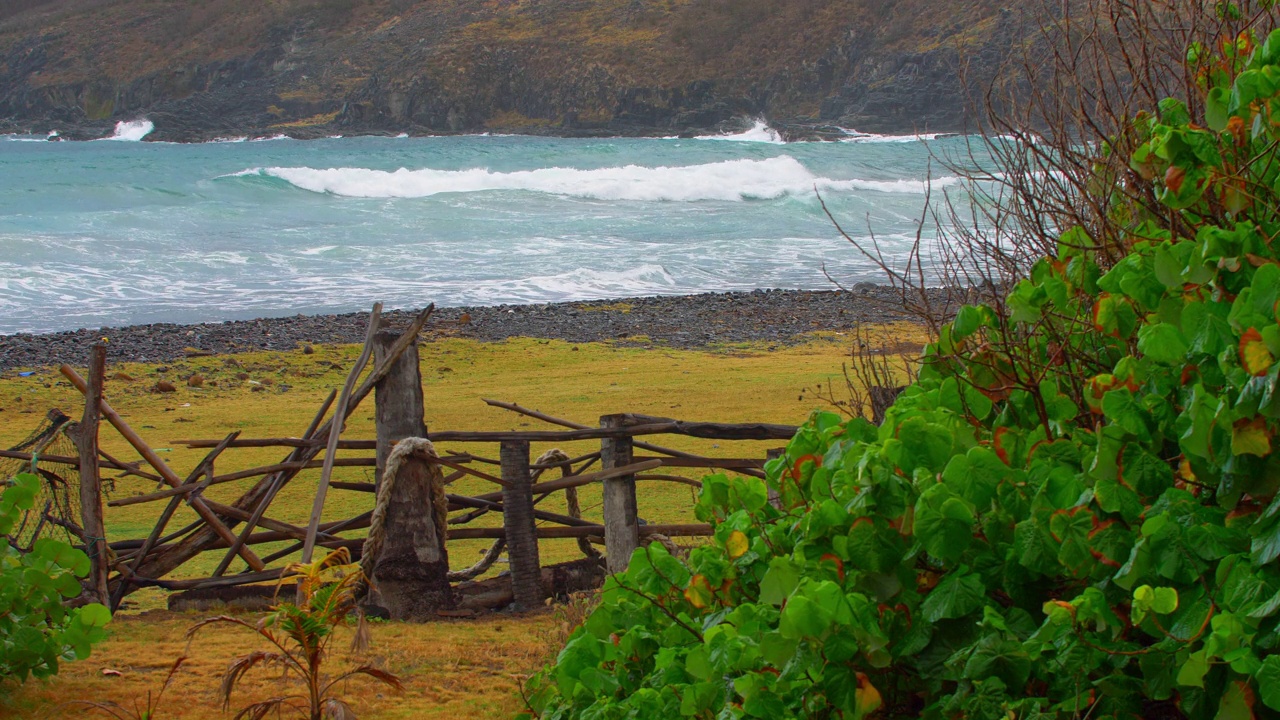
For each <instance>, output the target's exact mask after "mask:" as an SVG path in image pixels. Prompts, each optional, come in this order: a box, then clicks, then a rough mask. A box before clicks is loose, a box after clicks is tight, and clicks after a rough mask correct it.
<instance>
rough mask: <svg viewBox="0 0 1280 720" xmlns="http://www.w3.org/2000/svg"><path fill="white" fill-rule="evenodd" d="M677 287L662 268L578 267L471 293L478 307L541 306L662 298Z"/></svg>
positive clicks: (478, 288) (495, 284) (486, 286)
mask: <svg viewBox="0 0 1280 720" xmlns="http://www.w3.org/2000/svg"><path fill="white" fill-rule="evenodd" d="M677 287H678V284H677V282H676V279H675V278H674V277H672V276H671V273H669V272H667V269H666V268H664V267H663V266H661V265H655V264H648V263H646V264H642V265H637V266H635V267H632V268H629V269H626V270H596V269H594V268H587V267H579V268H574V269H572V270H569V271H566V272H563V273H557V274H555V275H535V276H533V277H527V278H521V279H518V280H504V281H498V282H489V283H482V284H478V285H477V286H476V287H475V292H476V295H477V299H478V300H479V301H480V302H482V303H503V302H539V301H542V302H545V301H546V300H545V299H546V298H557V299H558V300H560V301H564V300H589V299H594V298H602V297H605V298H607V297H636V296H640V295H662V294H668V293H672V292H677Z"/></svg>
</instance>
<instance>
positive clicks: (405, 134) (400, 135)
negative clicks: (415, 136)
mask: <svg viewBox="0 0 1280 720" xmlns="http://www.w3.org/2000/svg"><path fill="white" fill-rule="evenodd" d="M407 137H409V133H400V134H399V135H397V136H396V138H395V139H396V140H403V139H405V138H407Z"/></svg>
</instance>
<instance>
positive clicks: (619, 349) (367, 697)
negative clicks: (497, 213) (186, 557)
mask: <svg viewBox="0 0 1280 720" xmlns="http://www.w3.org/2000/svg"><path fill="white" fill-rule="evenodd" d="M873 338H875V339H878V340H880V341H882V342H884V343H886V344H889V345H892V346H894V347H903V346H904V344H905V345H911V344H917V345H918V344H919V343H921V342H923V341H924V338H923V333H922V332H921V330H920V329H919V328H917V327H915V326H912V325H905V324H903V325H895V326H889V327H882V328H876V329H875V330H874V331H873ZM358 351H359V348H356V347H352V346H315V352H314V353H312V354H304V353H303V352H302V351H300V350H299V351H296V352H288V353H280V352H266V353H246V354H241V355H235V356H228V357H202V358H192V359H188V360H185V361H181V362H175V363H168V364H166V365H154V364H152V365H142V364H124V365H119V366H116V365H111V366H110V367H109V369H108V373H107V374H108V383H107V399H108V401H109V402H111V403H112V405H113V406H114V407H115V408H116V409H117V410H119V411H120V413H121V414H122V415H124V416H125V419H126V420H127V421H128V422H129V423H130V424H131V425H132V426H133V427H134V428H135V429H136V430H138V432H139V433H140V434H141V435H142V436H143V437H144V438H146V439H147V441H148V442H149V443H150V444H151V445H152V446H153V447H155V448H157V450H158V451H159V452H160V453H161V455H162V457H164V458H165V459H166V460H167V461H168V462H169V464H170V465H171V466H172V467H173V468H174V470H175V471H176V472H177V473H178V474H179V475H185V474H186V473H187V472H188V471H189V470H190V469H191V468H192V467H193V466H194V465H195V464H196V463H197V462H199V460H200V458H201V457H202V456H203V453H204V452H206V451H204V450H189V449H186V448H184V447H182V446H181V445H179V444H176V443H174V442H173V441H174V440H177V439H183V438H213V437H222V436H223V435H225V434H226V433H228V432H230V431H232V430H241V431H243V437H270V436H291V435H292V436H296V435H299V434H301V433H302V431H303V430H304V429H305V427H306V425H307V423H308V422H309V420H310V418H311V416H312V415H313V414H314V413H315V411H316V409H317V408H318V407H319V404H320V403H321V402H322V400H323V399H324V397H325V395H327V394H328V392H329V391H330V390H331V389H333V388H336V387H339V386H341V384H342V381H343V379H344V378H345V376H346V373H347V371H348V369H349V366H350V364H351V363H352V362H353V361H354V359H355V356H356V355H357V354H358ZM847 353H848V337H845V336H839V335H826V336H822V337H815V338H814V339H813V340H812V341H811V342H808V343H805V344H802V345H798V346H794V347H785V348H781V349H775V350H766V349H764V346H728V347H717V348H714V349H710V350H673V349H668V348H662V347H636V346H622V345H613V344H601V343H591V344H578V345H574V344H569V343H564V342H559V341H545V340H531V339H520V340H511V341H507V342H501V343H480V342H475V341H470V340H459V339H441V340H437V341H433V342H428V343H424V344H423V345H422V346H421V347H420V354H421V361H422V362H421V364H422V375H423V381H424V386H425V387H424V390H425V402H426V419H427V423H428V426H429V427H430V428H431V429H432V430H516V429H550V428H549V427H548V426H546V425H544V424H542V423H540V422H538V421H535V420H531V419H528V418H524V417H521V416H517V415H515V414H512V413H509V412H506V411H503V410H498V409H494V408H490V407H488V406H486V405H485V404H484V403H483V402H482V399H483V398H497V399H501V400H507V401H513V402H517V403H520V404H522V405H524V406H526V407H533V408H537V409H539V410H542V411H544V412H547V413H549V414H552V415H556V416H560V417H565V418H569V419H573V420H576V421H578V422H581V423H584V424H593V425H594V424H595V423H596V422H597V420H598V417H599V416H600V415H603V414H607V413H616V412H636V413H646V414H651V415H664V416H669V417H677V418H680V419H684V420H707V421H719V422H748V421H758V422H774V423H796V424H798V423H800V422H802V421H803V420H804V418H805V417H806V416H807V415H808V413H809V412H811V411H812V410H813V409H815V408H817V407H819V406H821V405H822V401H821V400H819V399H818V397H817V392H816V390H817V387H818V386H819V385H820V384H825V383H826V382H828V381H830V380H834V381H836V382H837V386H839V385H840V384H841V383H842V382H843V380H842V379H841V378H840V368H841V363H842V361H843V360H844V359H845V358H846V357H847ZM192 374H199V375H200V376H201V377H202V378H203V380H204V386H203V387H200V388H194V387H190V386H189V385H188V384H187V382H186V380H187V378H188V377H189V376H190V375H192ZM7 375H8V376H7V377H4V378H0V446H4V447H8V446H9V445H11V444H13V443H14V442H16V441H18V440H20V439H21V438H23V437H25V436H26V435H27V434H29V433H30V432H31V430H32V429H33V428H35V427H36V426H37V425H38V423H39V420H40V419H41V418H42V417H43V415H44V413H45V412H46V411H47V410H48V409H49V408H51V407H58V408H61V409H62V410H63V411H64V412H66V413H67V414H69V415H71V416H72V417H73V418H78V417H79V416H80V413H81V412H82V408H83V404H82V401H81V398H80V396H79V394H78V393H77V392H76V391H75V389H74V388H73V387H71V386H70V385H69V383H67V382H65V381H64V380H63V378H62V377H61V376H60V375H59V374H58V373H57V371H56V369H49V368H45V369H38V370H37V371H36V373H35V374H34V375H31V376H29V377H16V373H12V372H10V373H8V374H7ZM159 379H167V380H169V381H170V382H172V383H173V384H174V385H175V386H176V387H177V390H176V392H172V393H156V392H152V390H151V389H152V388H153V387H154V385H155V384H156V382H157V380H159ZM101 435H102V436H101V441H102V444H103V447H104V448H105V449H106V450H107V451H108V452H110V453H112V454H113V455H115V456H117V457H120V458H122V459H126V460H134V459H136V457H137V455H136V453H134V452H133V451H132V450H131V449H130V448H129V447H128V445H127V444H126V443H125V442H124V441H123V440H122V439H121V438H120V437H119V436H118V435H117V434H116V433H115V432H114V431H111V430H110V429H109V428H107V427H106V426H105V425H104V429H103V432H102V434H101ZM344 437H347V438H371V437H373V402H372V398H370V399H369V400H367V401H366V403H365V404H364V405H362V406H361V407H360V408H359V409H358V410H357V412H356V413H355V414H354V415H353V416H352V418H351V419H350V420H349V421H348V423H347V428H346V431H345V433H344ZM654 441H655V442H661V443H662V444H666V445H668V446H671V447H676V448H679V449H684V450H690V451H697V452H702V453H706V454H709V455H719V456H722V457H763V456H764V454H765V452H766V450H767V449H768V448H770V447H774V446H777V445H779V444H780V443H776V442H773V443H768V442H765V443H752V442H745V443H725V442H716V441H709V440H697V439H693V438H661V439H655V440H654ZM549 447H550V446H545V445H543V446H539V445H537V444H535V445H534V447H533V453H534V456H535V457H536V456H537V455H538V454H540V453H541V452H543V451H545V450H546V449H548V448H549ZM595 448H598V443H597V442H593V441H584V442H579V443H571V444H567V445H564V446H562V449H564V450H565V451H566V452H568V453H569V454H570V455H571V456H572V455H578V454H582V453H586V452H590V451H591V450H593V449H595ZM441 449H442V451H443V450H450V449H452V450H457V451H459V452H464V451H473V452H475V453H477V454H479V455H485V456H489V457H496V456H497V448H496V446H492V447H490V446H485V445H475V446H465V445H460V444H459V445H442V448H441ZM363 454H365V455H367V454H368V453H363ZM283 455H284V453H283V451H282V450H280V449H261V450H259V449H235V450H230V451H227V452H226V453H225V454H224V455H223V456H222V457H221V458H220V459H219V461H218V463H217V468H218V471H219V472H220V473H221V472H228V471H231V470H235V469H241V468H246V467H251V466H255V465H265V464H269V463H272V462H278V461H279V460H280V459H282V457H283ZM371 475H372V470H371V469H370V470H367V471H366V470H365V469H364V468H345V469H344V468H339V469H338V470H337V471H335V475H334V477H335V479H338V480H350V481H362V480H366V481H367V480H371V479H372V477H371ZM689 475H690V476H692V477H696V476H697V475H696V471H695V472H694V473H689ZM318 476H319V471H318V470H315V471H307V472H305V473H304V474H302V475H300V476H299V477H298V478H297V479H296V480H295V481H294V482H292V483H291V484H290V485H289V486H287V487H286V489H285V491H284V492H282V493H281V495H280V496H279V497H278V499H277V500H276V501H275V502H274V503H273V505H272V507H271V510H270V512H269V515H270V516H271V517H274V518H277V519H280V520H284V521H286V522H292V523H295V524H305V518H306V516H307V514H308V513H309V510H310V507H311V500H312V495H313V492H314V487H315V481H316V478H317V477H318ZM252 482H253V481H252V480H251V479H250V480H246V481H243V483H228V484H225V485H219V486H215V487H212V488H210V489H208V490H207V491H206V495H207V496H208V497H211V498H213V499H215V500H220V501H223V502H230V501H232V500H234V499H235V498H236V497H237V496H239V494H240V493H241V492H243V490H244V489H246V488H247V487H249V485H250V484H251V483H252ZM154 489H155V487H154V485H153V484H152V483H150V482H146V481H139V480H137V479H130V478H125V479H120V480H118V481H117V483H116V491H115V495H114V497H122V496H129V495H135V494H140V493H144V492H148V491H151V490H154ZM450 489H451V490H452V491H454V492H460V493H467V494H471V493H479V492H489V491H492V490H494V489H496V488H495V486H492V485H489V484H487V483H486V482H485V481H483V480H477V479H473V478H467V479H465V480H462V481H459V482H458V483H455V484H454V485H453V486H451V488H450ZM552 500H557V498H551V499H549V500H548V503H549V504H548V505H546V507H547V508H548V509H551V510H559V509H562V508H563V501H562V499H559V500H558V505H557V503H552V502H551V501H552ZM692 501H693V494H692V492H691V488H689V487H687V486H684V485H678V484H672V483H646V484H642V485H641V487H640V490H639V507H640V515H641V517H643V518H645V519H646V520H648V521H649V522H681V521H686V522H687V521H689V520H690V519H691V518H692V513H691V507H692ZM372 503H373V499H372V496H371V495H369V494H365V493H354V492H343V491H338V490H334V491H332V492H331V493H330V494H329V501H328V503H327V505H326V508H325V519H326V520H328V519H342V518H346V517H350V516H352V515H354V514H357V513H359V512H363V511H365V510H368V509H370V508H371V507H372ZM599 503H600V499H599V490H598V489H594V490H593V489H591V488H587V489H586V491H585V492H584V493H583V497H582V505H583V508H584V511H585V514H586V516H587V517H588V518H596V519H598V518H599ZM161 509H162V504H160V503H149V504H142V505H134V506H129V507H126V508H111V509H109V510H108V514H107V534H108V537H109V539H111V540H120V539H127V538H137V537H143V536H145V535H146V533H147V532H148V531H149V530H150V528H151V527H152V525H153V523H154V520H155V517H156V516H157V514H158V513H159V512H160V510H161ZM182 512H185V513H187V514H186V515H183V514H181V512H180V513H179V515H178V516H175V518H174V520H173V521H172V523H171V526H170V527H172V528H178V527H181V526H182V525H185V524H186V523H187V522H189V521H191V520H192V519H194V514H193V513H191V512H190V510H189V509H187V508H185V506H184V508H183V510H182ZM499 522H500V519H499V518H497V517H492V518H491V517H484V518H481V519H480V520H478V521H477V524H498V523H499ZM486 546H487V544H486V543H485V542H484V541H455V542H451V543H450V545H449V553H450V561H451V564H452V565H453V566H454V567H455V568H459V567H466V566H469V565H471V564H472V563H473V562H474V560H475V559H476V557H477V553H479V552H482V551H483V548H484V547H486ZM256 549H258V550H259V551H260V552H259V554H260V555H261V554H264V553H266V552H269V551H270V550H271V549H273V548H272V546H258V547H257V548H256ZM222 554H223V553H222V552H211V553H206V554H205V555H203V556H201V557H200V558H197V559H196V560H194V561H192V562H190V563H188V564H187V565H185V566H183V567H182V568H181V569H180V570H179V571H178V572H176V573H175V574H174V576H175V577H183V576H186V577H199V576H205V575H208V574H210V572H211V571H212V570H213V568H214V567H215V566H216V565H217V563H218V561H219V560H220V559H221V557H222ZM541 554H542V560H543V562H544V563H551V562H559V561H563V560H569V559H572V558H574V557H576V556H577V555H578V550H577V547H576V544H575V543H574V542H573V541H572V540H563V541H556V540H552V541H544V542H543V544H542V547H541ZM242 568H243V562H242V561H240V560H237V561H236V562H235V563H234V564H233V565H232V570H231V571H232V572H237V571H239V570H240V569H242ZM163 607H164V595H163V593H161V592H160V591H154V590H152V591H142V592H138V593H135V594H134V595H132V596H131V597H130V600H129V602H128V604H127V607H126V611H125V612H122V613H121V614H120V615H118V616H117V619H116V621H115V622H114V623H113V625H112V626H111V628H110V629H111V635H110V638H109V639H108V640H107V641H106V642H105V643H103V644H102V645H101V646H100V647H98V648H96V649H95V651H94V655H93V657H92V658H90V659H89V660H87V661H84V662H80V663H73V664H69V665H67V666H66V667H65V668H64V669H63V670H62V672H61V673H60V675H59V676H58V678H57V679H55V680H52V681H48V682H31V683H28V684H27V685H25V686H22V687H16V686H3V685H0V718H46V717H47V718H55V717H80V716H83V715H84V712H85V711H84V710H83V709H82V708H68V707H62V708H59V707H58V703H61V702H65V701H67V700H75V699H94V700H103V699H111V700H115V701H117V702H121V703H123V704H125V705H128V704H130V703H131V702H132V700H133V699H134V698H141V699H145V697H146V693H147V691H148V690H153V691H154V690H155V689H157V688H158V686H159V684H160V682H161V681H162V680H163V677H164V671H165V670H166V669H167V668H168V666H169V664H170V663H171V662H172V661H173V659H174V658H176V657H177V656H178V655H180V654H182V652H183V649H184V646H185V642H184V641H183V639H182V634H183V632H184V631H185V629H186V628H187V627H189V626H190V625H192V624H194V623H195V622H197V621H198V620H199V619H200V618H201V617H202V616H201V615H198V614H179V613H170V612H168V611H166V610H162V609H161V608H163ZM561 625H562V621H561V619H558V618H557V616H556V613H555V612H554V611H552V610H546V611H542V612H539V613H533V614H530V615H527V616H522V617H516V616H511V615H507V614H502V613H495V614H491V615H488V616H482V617H479V618H476V619H471V620H450V621H441V622H436V623H429V624H424V625H410V624H402V623H387V624H378V625H376V626H375V627H374V647H373V650H372V653H373V657H374V659H375V660H377V662H379V663H380V664H381V665H382V666H384V667H386V668H387V669H389V670H391V671H392V672H395V673H398V674H399V675H401V676H402V677H403V678H404V679H405V685H406V691H405V693H404V694H403V695H394V696H393V695H387V694H386V692H385V691H384V690H383V689H382V688H381V687H376V686H374V685H371V684H365V683H360V682H353V683H351V686H350V691H349V693H348V696H349V697H351V698H354V702H353V703H352V704H353V706H355V707H357V708H358V709H359V710H360V717H361V718H364V719H367V718H445V717H450V718H460V717H465V718H501V717H510V716H511V715H513V714H514V713H515V712H516V711H517V710H518V709H519V707H520V699H519V695H518V693H517V690H516V688H517V678H519V677H522V676H525V675H527V674H529V673H531V672H533V671H534V670H536V669H537V668H538V667H540V666H541V665H542V664H543V663H545V662H546V661H547V660H548V659H550V658H551V657H552V656H553V655H554V652H555V650H556V649H557V647H556V643H557V642H558V641H559V640H560V638H561V628H560V626H561ZM254 647H256V646H255V645H254V643H253V640H252V639H251V638H249V637H248V636H247V633H246V634H239V633H236V632H234V631H233V630H230V629H227V630H218V631H208V632H206V633H202V634H201V636H200V638H199V641H198V644H197V645H195V646H194V647H192V648H191V655H190V657H191V659H190V660H189V661H188V663H187V665H186V666H184V668H183V669H182V671H181V673H180V675H179V676H178V679H177V680H176V682H175V685H174V687H173V688H171V690H170V694H169V696H168V697H166V702H165V705H164V708H163V712H162V713H160V714H159V715H157V720H159V719H161V718H206V717H209V718H211V717H221V716H222V710H221V708H220V707H219V706H218V704H217V702H216V698H215V695H216V690H217V684H218V677H219V676H220V674H221V672H222V670H223V668H224V667H225V665H226V663H227V662H229V661H230V659H231V658H232V657H233V656H235V655H237V654H240V653H243V652H246V651H248V650H250V649H253V648H254ZM339 659H340V658H335V661H336V660H339ZM103 668H111V669H115V670H119V671H120V672H121V673H122V675H121V676H104V675H103V674H102V672H101V671H102V669H103ZM265 677H266V675H259V676H258V680H256V681H255V682H257V683H258V684H257V685H256V686H254V685H250V686H246V687H248V688H250V691H248V692H246V693H244V694H238V695H237V696H236V697H237V698H245V699H246V700H247V699H248V698H251V697H262V696H263V695H265V694H267V693H279V692H281V688H280V687H279V686H280V682H279V681H277V680H263V678H265ZM255 693H257V694H255Z"/></svg>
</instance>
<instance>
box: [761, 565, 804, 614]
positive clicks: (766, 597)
mask: <svg viewBox="0 0 1280 720" xmlns="http://www.w3.org/2000/svg"><path fill="white" fill-rule="evenodd" d="M799 583H800V568H798V567H796V564H795V563H794V562H792V561H791V559H790V558H785V557H775V558H773V559H772V560H770V561H769V569H768V570H767V571H765V574H764V578H762V579H761V580H760V602H762V603H768V604H770V605H773V606H775V607H781V606H782V603H783V602H784V601H785V600H786V599H787V597H788V596H790V595H791V593H792V592H793V591H794V590H795V589H796V585H798V584H799Z"/></svg>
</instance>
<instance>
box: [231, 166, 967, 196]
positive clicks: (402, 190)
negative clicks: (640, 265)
mask: <svg viewBox="0 0 1280 720" xmlns="http://www.w3.org/2000/svg"><path fill="white" fill-rule="evenodd" d="M245 175H266V176H271V177H277V178H280V179H282V180H285V181H287V182H289V183H290V184H292V185H294V186H296V187H299V188H302V189H304V190H310V191H311V192H318V193H330V194H333V195H341V196H345V197H389V198H418V197H430V196H432V195H437V194H441V193H468V192H485V191H500V190H524V191H530V192H542V193H547V194H550V195H563V196H568V197H579V198H587V199H592V200H635V201H651V202H652V201H673V202H696V201H701V200H722V201H726V200H727V201H737V200H771V199H775V198H780V197H784V196H789V195H808V194H811V193H812V192H813V190H814V188H817V189H818V190H830V191H837V192H839V191H845V192H849V191H858V190H863V191H871V192H883V193H909V194H923V193H924V192H925V183H924V182H923V181H922V180H915V179H900V180H860V179H852V180H839V179H832V178H826V177H819V176H817V175H815V174H814V173H813V172H811V171H810V170H809V169H808V168H806V167H805V166H804V165H802V164H800V162H799V161H798V160H796V159H795V158H793V157H791V156H789V155H781V156H779V157H774V158H769V159H767V160H727V161H724V162H717V163H707V164H703V165H688V166H681V167H641V166H638V165H627V166H624V167H611V168H600V169H597V170H579V169H575V168H542V169H538V170H522V171H516V172H508V173H501V172H491V171H489V170H486V169H483V168H477V169H472V170H432V169H423V170H407V169H405V168H401V169H399V170H396V171H395V172H387V171H385V170H370V169H365V168H328V169H316V168H307V167H293V168H285V167H270V168H254V169H250V170H242V171H240V172H238V173H235V174H234V175H233V176H245ZM956 181H957V178H949V177H944V178H934V180H933V186H934V187H943V186H946V185H950V184H953V183H955V182H956Z"/></svg>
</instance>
